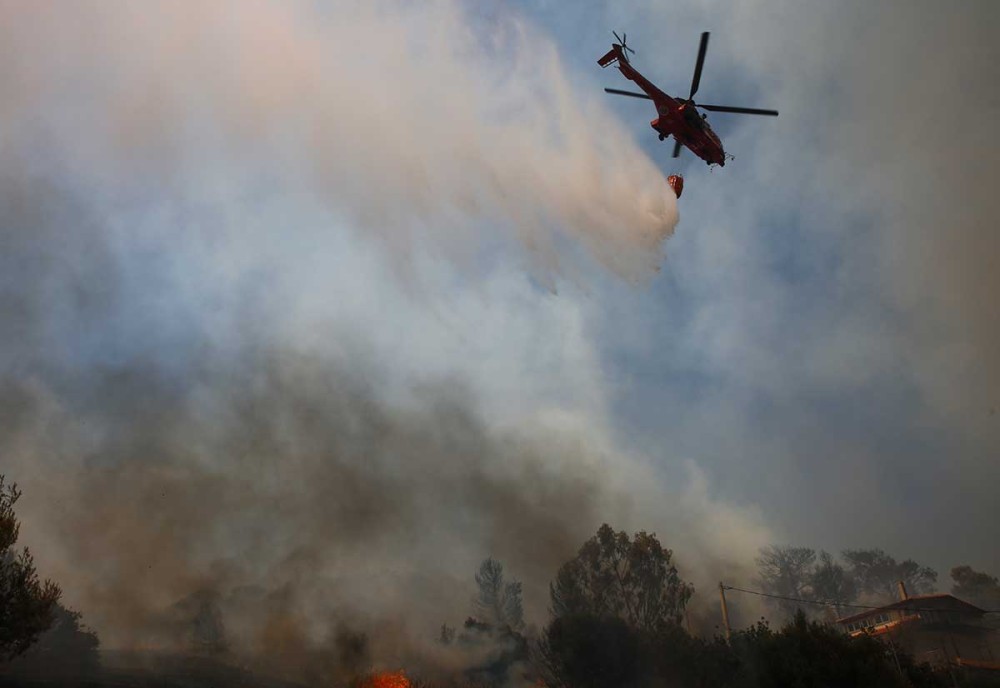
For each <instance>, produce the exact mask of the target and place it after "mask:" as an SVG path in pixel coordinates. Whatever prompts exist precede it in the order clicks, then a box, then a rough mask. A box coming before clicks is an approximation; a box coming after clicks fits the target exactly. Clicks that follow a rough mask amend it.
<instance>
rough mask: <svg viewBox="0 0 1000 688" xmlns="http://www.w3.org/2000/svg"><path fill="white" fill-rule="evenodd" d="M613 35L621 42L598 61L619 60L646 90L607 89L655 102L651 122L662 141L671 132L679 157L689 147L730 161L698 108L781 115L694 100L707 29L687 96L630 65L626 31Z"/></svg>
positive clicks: (710, 159) (710, 158)
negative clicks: (671, 93)
mask: <svg viewBox="0 0 1000 688" xmlns="http://www.w3.org/2000/svg"><path fill="white" fill-rule="evenodd" d="M612 34H613V35H614V37H615V39H616V40H617V41H618V42H617V43H613V44H612V45H611V50H609V51H608V52H607V54H606V55H604V57H602V58H601V59H600V60H598V61H597V64H599V65H601V66H602V67H607V66H609V65H612V64H615V63H617V65H618V69H619V70H620V71H621V73H622V74H624V75H625V78H626V79H628V80H630V81H634V82H635V83H636V85H637V86H638V87H639V88H641V89H642V90H643V91H645V93H633V92H632V91H619V90H618V89H616V88H606V89H604V90H605V91H607V92H608V93H614V94H616V95H620V96H632V97H633V98H645V99H647V100H651V101H653V104H654V105H656V113H657V114H658V115H659V117H657V118H656V119H654V120H653V121H652V122H650V123H649V124H650V126H652V127H653V129H655V130H656V132H657V133H658V134H659V135H660V140H661V141H662V140H664V139H665V138H667V137H668V136H671V135H672V136H673V137H674V157H675V158H676V157H677V156H679V155H680V154H681V146H686V147H687V148H688V149H689V150H690V151H691V152H692V153H694V154H695V155H697V156H698V157H699V158H701V159H702V160H704V161H705V162H707V163H708V164H709V165H719V166H724V165H725V164H726V152H725V151H724V150H723V149H722V142H721V141H720V140H719V137H718V135H717V134H716V133H715V132H714V131H712V127H710V126H709V125H708V119H707V116H706V115H704V114H700V113H699V112H698V110H697V109H696V108H701V109H702V110H708V111H709V112H734V113H737V114H741V115H770V116H772V117H777V116H778V111H777V110H758V109H756V108H744V107H730V106H728V105H702V104H700V103H695V102H694V94H695V93H697V92H698V84H699V83H700V82H701V68H702V66H703V65H704V64H705V51H706V50H708V32H707V31H706V32H705V33H703V34H701V46H700V47H699V48H698V61H697V62H696V63H695V65H694V78H693V79H692V80H691V93H690V94H688V97H687V98H686V99H682V98H673V97H671V96H668V95H667V94H666V93H664V92H663V91H661V90H660V89H658V88H657V87H656V86H654V85H653V84H652V83H651V82H650V81H649V80H648V79H647V78H646V77H644V76H643V75H642V74H640V73H639V72H638V71H637V70H636V69H635V68H634V67H633V66H632V65H631V64H629V59H628V53H632V54H633V55H634V54H635V51H634V50H632V48H630V47H628V46H627V45H626V44H625V36H626V35H627V34H622V36H621V38H619V37H618V34H617V33H615V32H612Z"/></svg>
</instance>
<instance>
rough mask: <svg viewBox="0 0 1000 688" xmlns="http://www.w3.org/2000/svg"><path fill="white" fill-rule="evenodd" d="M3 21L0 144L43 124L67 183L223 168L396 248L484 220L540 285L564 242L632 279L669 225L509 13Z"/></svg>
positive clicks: (221, 6) (649, 176)
mask: <svg viewBox="0 0 1000 688" xmlns="http://www.w3.org/2000/svg"><path fill="white" fill-rule="evenodd" d="M5 12H6V16H5V17H4V18H5V22H4V26H5V28H4V35H3V38H4V43H5V47H6V55H7V57H8V58H9V59H7V60H5V64H4V68H3V72H2V73H0V88H2V89H3V91H4V93H5V96H7V97H6V98H5V101H6V102H5V105H4V110H3V111H2V114H3V115H4V121H5V129H6V130H7V132H9V133H8V135H7V137H5V138H7V140H8V141H12V140H13V139H15V137H24V136H25V135H26V134H25V132H26V131H27V132H36V131H38V122H39V119H41V121H42V122H43V123H44V126H43V134H42V135H44V136H46V137H52V138H55V139H56V140H57V141H58V144H57V145H58V146H59V149H58V152H57V153H56V155H58V156H59V157H60V158H61V159H62V160H61V162H63V163H64V164H66V165H68V166H70V167H71V168H72V169H73V170H74V171H75V172H78V173H80V174H86V175H88V176H97V175H101V174H102V173H103V174H104V175H110V178H109V179H107V181H110V182H111V183H115V182H118V181H120V180H121V179H123V178H129V177H135V176H139V177H140V178H141V179H144V180H146V181H148V182H150V183H158V184H160V183H165V184H168V185H187V184H190V183H191V181H192V180H193V179H199V177H200V179H199V181H201V182H203V183H204V182H205V181H207V180H206V179H205V176H206V173H204V172H203V167H204V166H206V165H210V164H211V162H212V161H216V162H217V160H218V158H219V157H222V158H224V159H226V160H229V161H233V160H236V161H239V162H241V163H242V164H243V165H244V166H251V165H252V166H254V167H255V168H256V169H258V170H263V171H262V172H261V174H260V175H259V176H260V177H263V178H258V179H256V183H257V184H259V185H261V186H262V187H264V188H267V189H268V190H269V191H271V192H272V193H273V192H274V191H276V190H278V189H282V188H289V187H290V188H292V189H294V190H295V191H296V192H301V191H302V190H304V189H306V188H309V189H311V190H312V191H313V192H314V193H315V194H316V195H317V196H318V197H320V198H322V199H323V200H324V201H325V202H326V203H328V204H329V205H330V207H331V209H333V210H334V211H335V212H336V213H338V214H340V215H343V216H345V217H349V218H350V220H351V221H352V222H353V223H355V224H357V225H360V227H361V228H363V229H364V230H365V231H370V232H375V233H377V234H379V235H380V236H381V237H382V239H383V240H384V241H387V242H389V243H390V244H393V245H396V246H399V247H401V248H405V247H407V246H411V245H412V244H410V243H409V241H411V240H412V239H413V238H414V235H415V234H416V235H421V234H423V233H425V232H432V233H433V232H444V233H446V235H448V236H449V238H451V239H454V238H455V235H459V236H461V235H462V234H463V233H464V234H467V233H468V230H467V228H466V227H467V224H468V222H469V221H470V220H478V221H480V222H488V223H490V224H491V225H493V226H495V227H496V228H497V229H498V230H502V231H507V232H510V231H513V232H516V233H517V234H519V235H520V237H521V239H523V240H524V241H525V242H527V243H528V244H529V245H530V246H531V247H532V248H533V249H534V250H535V251H536V252H537V257H538V259H539V260H540V261H541V263H542V264H543V265H548V266H549V268H550V269H551V267H552V264H553V262H554V261H556V257H555V256H556V249H557V243H558V241H559V237H560V236H565V235H568V236H569V237H570V238H572V240H573V241H574V242H582V243H584V244H586V245H587V246H588V247H589V248H590V249H592V250H593V251H594V252H596V254H597V256H598V258H599V259H600V260H601V261H603V262H604V263H605V264H606V265H608V266H611V267H613V268H614V269H615V270H617V271H619V272H620V273H621V274H623V275H625V276H627V277H629V278H642V277H643V276H644V275H648V274H649V272H650V271H651V270H652V269H653V268H655V267H656V265H657V262H658V257H659V256H658V253H659V247H660V245H661V243H662V241H663V239H664V238H665V237H666V236H668V235H669V234H670V232H671V231H672V227H673V224H674V223H675V221H676V206H675V204H674V200H675V199H674V198H673V196H672V194H670V193H668V192H667V188H666V186H665V184H664V182H663V179H662V175H660V174H659V172H658V171H657V169H656V168H655V167H654V166H653V165H652V163H651V162H650V161H649V160H648V158H646V157H645V156H644V155H642V154H641V153H640V152H639V151H638V149H637V148H636V147H635V145H634V143H632V142H631V141H630V139H629V137H628V136H627V135H626V134H625V133H624V132H623V131H622V130H621V128H620V127H619V126H617V124H616V123H615V122H614V121H613V120H612V119H611V118H610V117H609V116H608V114H607V113H606V112H605V111H604V110H603V109H601V108H599V107H597V105H596V104H595V101H594V100H593V98H592V97H581V96H580V94H578V93H576V92H574V91H573V90H572V88H571V86H570V82H569V80H568V78H567V75H566V73H565V71H564V69H563V67H562V65H561V64H560V62H559V59H558V57H557V56H556V54H555V50H554V48H553V46H552V45H551V43H550V42H549V41H548V40H547V39H546V38H545V37H544V36H542V35H539V34H537V33H536V32H534V31H533V30H532V29H531V28H530V27H529V26H528V25H526V24H525V23H524V22H523V21H521V20H519V19H518V18H517V17H515V16H503V15H501V16H499V17H495V18H493V19H492V20H491V21H480V22H478V23H477V21H476V18H475V17H474V16H472V15H470V14H468V13H467V12H466V10H465V9H464V7H463V6H462V5H461V4H460V3H457V2H451V1H448V0H444V1H440V2H433V3H429V4H428V3H424V4H422V5H421V6H420V7H419V8H418V7H412V6H408V5H406V4H405V3H394V2H389V3H376V4H375V5H372V4H371V3H362V2H344V3H337V4H335V5H333V6H330V7H326V8H319V7H314V6H313V5H312V4H310V3H297V2H296V3H281V4H278V3H269V2H256V1H255V2H250V3H245V2H244V3H235V2H226V1H217V2H210V3H196V2H182V3H160V4H156V5H152V6H151V5H146V6H143V7H136V6H134V5H132V4H130V3H110V4H109V3H96V2H95V3H86V2H85V3H80V4H75V5H74V6H73V7H72V8H62V7H60V8H59V10H58V11H55V10H54V9H53V7H52V6H47V5H45V4H41V5H35V6H32V7H30V8H29V7H22V6H18V5H8V6H7V7H6V10H5ZM12 143H16V140H13V141H12ZM109 153H111V154H112V155H113V156H114V157H112V158H111V160H110V161H109V159H108V154H109ZM109 163H110V164H109ZM207 174H210V172H208V173H207ZM215 183H216V184H218V183H219V182H218V181H215Z"/></svg>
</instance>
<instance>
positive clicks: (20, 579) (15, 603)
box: [0, 475, 62, 661]
mask: <svg viewBox="0 0 1000 688" xmlns="http://www.w3.org/2000/svg"><path fill="white" fill-rule="evenodd" d="M20 496H21V492H20V490H18V489H17V485H15V484H7V483H6V482H5V478H4V476H3V475H0V661H3V660H9V659H11V658H13V657H16V656H18V655H20V654H22V653H23V652H24V651H25V650H27V649H28V648H29V647H30V646H31V644H32V643H34V642H35V640H37V639H38V636H39V635H41V634H42V633H43V632H44V631H45V630H46V629H48V628H49V626H51V625H52V622H53V620H54V617H55V611H56V603H57V602H58V601H59V597H60V595H61V594H62V593H61V591H60V589H59V586H57V585H56V584H55V583H53V582H52V581H50V580H46V581H44V582H42V581H40V580H39V579H38V574H37V573H36V571H35V562H34V559H33V558H32V556H31V553H30V552H29V551H28V548H27V547H25V548H24V549H22V550H21V551H20V552H17V551H15V550H14V543H16V542H17V538H18V535H19V533H20V523H19V522H18V520H17V516H16V514H15V513H14V504H16V503H17V500H18V499H19V498H20Z"/></svg>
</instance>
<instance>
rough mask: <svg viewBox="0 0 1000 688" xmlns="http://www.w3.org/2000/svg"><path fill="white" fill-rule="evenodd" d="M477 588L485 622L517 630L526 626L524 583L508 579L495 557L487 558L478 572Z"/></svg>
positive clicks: (477, 597) (479, 610) (477, 608)
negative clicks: (522, 599) (522, 589)
mask: <svg viewBox="0 0 1000 688" xmlns="http://www.w3.org/2000/svg"><path fill="white" fill-rule="evenodd" d="M476 586H477V588H478V590H477V593H476V598H475V600H474V604H475V607H476V613H477V614H478V615H479V617H480V619H481V620H482V621H485V622H487V623H489V624H492V625H494V626H497V627H499V628H503V627H506V628H509V629H511V630H513V631H519V630H521V629H522V628H523V627H524V609H523V605H522V602H521V583H520V582H519V581H516V580H509V581H508V580H505V579H504V573H503V564H501V563H500V562H499V561H497V560H496V559H494V558H492V557H489V558H487V559H484V560H483V563H482V564H480V566H479V571H478V573H476Z"/></svg>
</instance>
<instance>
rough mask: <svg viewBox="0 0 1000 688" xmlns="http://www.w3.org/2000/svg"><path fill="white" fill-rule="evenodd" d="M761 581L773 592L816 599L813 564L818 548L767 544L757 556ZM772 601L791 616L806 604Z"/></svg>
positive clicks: (784, 595) (799, 597) (768, 590)
mask: <svg viewBox="0 0 1000 688" xmlns="http://www.w3.org/2000/svg"><path fill="white" fill-rule="evenodd" d="M756 562H757V576H758V579H757V583H758V584H759V585H760V588H761V590H762V591H763V592H766V593H768V594H770V595H779V596H781V597H790V598H797V599H812V587H811V583H812V577H813V565H814V564H815V563H816V550H814V549H812V548H809V547H778V546H776V545H772V546H770V547H763V548H761V550H760V554H759V555H758V556H757V559H756ZM772 603H773V604H774V605H775V606H776V607H778V608H779V609H781V610H782V611H784V612H785V613H786V614H787V615H789V616H791V614H793V613H794V612H795V610H796V609H798V608H799V607H801V605H802V603H800V602H795V601H793V600H780V599H772Z"/></svg>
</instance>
